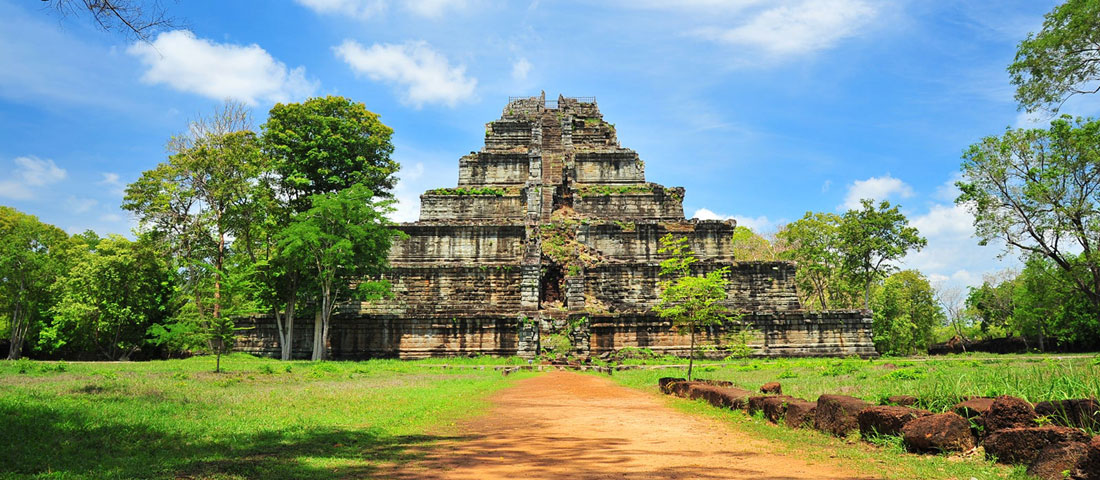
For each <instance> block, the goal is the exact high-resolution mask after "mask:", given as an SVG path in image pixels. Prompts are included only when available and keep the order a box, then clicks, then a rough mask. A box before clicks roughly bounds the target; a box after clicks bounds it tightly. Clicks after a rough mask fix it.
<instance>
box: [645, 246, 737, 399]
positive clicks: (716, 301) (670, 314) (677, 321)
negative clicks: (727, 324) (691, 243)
mask: <svg viewBox="0 0 1100 480" xmlns="http://www.w3.org/2000/svg"><path fill="white" fill-rule="evenodd" d="M657 252H658V253H659V254H662V255H667V258H665V259H664V260H662V261H661V276H662V277H668V278H670V279H669V280H663V281H661V284H660V287H661V294H660V299H659V300H658V302H657V305H655V306H654V307H653V310H654V311H655V312H657V314H658V315H660V316H661V317H662V318H667V319H669V320H671V321H672V324H673V326H675V327H676V328H678V329H679V330H680V331H687V332H688V333H689V334H690V335H691V351H690V352H691V355H689V357H688V358H689V361H688V373H687V375H688V379H689V380H690V379H691V374H692V365H693V361H694V359H695V353H696V352H695V334H696V332H697V331H699V330H700V329H701V328H703V327H705V326H708V325H717V324H721V323H722V322H724V321H726V320H727V319H728V318H729V309H728V308H727V307H726V305H725V304H724V303H722V302H723V301H724V300H726V297H727V292H726V287H727V286H728V285H729V280H728V279H727V276H728V275H729V267H722V268H719V269H717V270H713V271H711V272H709V273H706V274H705V275H702V276H694V275H692V272H691V266H692V265H693V264H694V263H695V262H697V261H698V259H696V258H695V253H694V252H692V251H691V250H690V249H689V248H688V244H687V238H686V237H678V238H677V237H674V236H673V235H672V234H671V233H669V234H666V235H665V236H664V237H662V238H661V248H659V249H658V250H657Z"/></svg>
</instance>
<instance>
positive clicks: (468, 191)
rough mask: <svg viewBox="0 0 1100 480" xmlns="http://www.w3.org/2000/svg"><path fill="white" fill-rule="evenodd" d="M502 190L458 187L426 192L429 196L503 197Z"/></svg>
mask: <svg viewBox="0 0 1100 480" xmlns="http://www.w3.org/2000/svg"><path fill="white" fill-rule="evenodd" d="M504 193H505V192H504V189H502V188H493V187H458V188H437V189H434V190H428V194H429V195H457V196H467V195H490V196H494V197H503V196H504Z"/></svg>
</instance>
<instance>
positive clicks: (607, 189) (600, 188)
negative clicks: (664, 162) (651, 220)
mask: <svg viewBox="0 0 1100 480" xmlns="http://www.w3.org/2000/svg"><path fill="white" fill-rule="evenodd" d="M659 188H661V187H659V186H657V185H654V184H651V183H647V184H643V185H619V186H615V185H589V186H584V187H581V188H578V189H577V193H578V194H579V195H580V196H581V198H585V197H600V196H602V197H606V196H608V195H634V194H645V193H653V192H656V191H657V190H658V189H659Z"/></svg>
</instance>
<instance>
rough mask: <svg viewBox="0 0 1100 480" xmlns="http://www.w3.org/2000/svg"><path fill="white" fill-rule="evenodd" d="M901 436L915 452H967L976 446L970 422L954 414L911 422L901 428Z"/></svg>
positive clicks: (931, 416)
mask: <svg viewBox="0 0 1100 480" xmlns="http://www.w3.org/2000/svg"><path fill="white" fill-rule="evenodd" d="M901 436H902V440H903V441H904V442H905V447H906V448H908V449H909V450H910V451H914V452H965V451H967V450H970V449H971V448H974V445H975V441H974V435H972V434H971V433H970V422H967V421H966V419H965V418H963V417H961V416H959V415H958V414H956V413H952V412H948V413H940V414H936V415H926V416H923V417H918V418H915V419H913V420H910V421H909V422H908V423H906V424H905V426H903V427H901Z"/></svg>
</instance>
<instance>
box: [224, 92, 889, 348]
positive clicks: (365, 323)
mask: <svg viewBox="0 0 1100 480" xmlns="http://www.w3.org/2000/svg"><path fill="white" fill-rule="evenodd" d="M683 199H684V189H683V188H680V187H664V186H661V185H659V184H656V183H651V182H647V181H646V178H645V164H644V162H643V161H642V160H641V159H640V158H639V156H638V154H637V153H636V152H635V151H633V150H630V149H627V148H622V147H621V146H620V145H619V142H618V140H617V138H616V136H615V127H614V125H613V124H610V123H607V122H605V121H604V119H603V115H602V114H601V113H600V110H599V108H598V107H597V105H596V101H595V99H594V98H570V97H560V96H559V97H558V100H557V102H554V101H549V102H548V101H546V100H545V94H543V96H539V97H530V98H512V99H510V100H509V102H508V105H507V106H506V107H505V108H504V112H503V114H502V116H501V118H500V119H499V120H495V121H492V122H489V123H488V124H487V125H486V129H485V146H484V147H482V149H481V150H480V151H478V152H471V153H470V154H469V155H466V156H464V157H462V158H461V159H459V174H458V186H457V188H439V189H436V190H431V191H428V192H426V193H424V194H423V195H421V197H420V221H418V222H413V223H405V224H402V225H401V226H400V228H401V230H403V231H404V232H405V233H407V234H408V238H407V239H406V240H403V241H400V242H398V243H397V244H395V245H394V247H393V249H392V250H391V252H390V264H391V267H392V270H391V271H390V273H389V274H388V275H387V277H388V278H389V280H390V281H391V282H392V283H393V286H394V294H395V295H394V297H393V299H391V300H386V301H382V302H376V303H372V304H367V303H363V304H358V303H357V304H353V305H347V306H345V307H344V308H342V309H341V310H340V313H339V315H338V316H336V317H334V319H333V323H332V326H331V330H330V332H331V335H330V337H329V338H328V339H326V341H327V342H329V346H330V352H331V356H332V358H335V359H361V358H372V357H400V358H421V357H428V356H446V355H467V354H489V355H522V356H534V355H536V354H537V353H538V352H539V349H540V344H544V343H546V342H547V341H549V340H550V339H551V337H555V341H557V342H561V339H562V338H568V339H569V340H571V342H572V348H573V349H574V350H575V353H576V354H579V355H598V354H602V353H605V352H608V351H613V350H617V349H621V348H624V347H641V348H649V349H652V350H653V351H655V352H658V353H672V354H679V355H685V354H687V352H688V337H687V336H686V335H681V334H679V333H678V332H677V331H675V330H674V329H673V328H672V327H671V325H670V323H669V322H668V321H667V320H664V319H662V318H660V317H659V316H657V315H656V314H655V313H654V312H652V310H651V309H652V307H653V305H654V304H655V303H656V302H657V299H658V293H659V290H658V282H659V281H660V279H659V278H658V272H659V266H658V263H659V262H660V260H661V259H662V257H661V255H659V254H658V252H657V250H658V248H659V241H658V240H659V239H660V238H661V237H662V236H664V235H665V234H667V233H672V234H673V235H676V236H685V237H687V238H688V239H689V241H690V245H691V248H692V250H694V252H695V254H696V256H697V257H698V258H699V262H697V263H696V264H695V268H696V271H697V272H706V271H710V270H713V269H717V268H721V267H723V266H729V267H730V268H731V273H730V280H731V282H730V288H729V298H728V300H727V302H728V304H729V306H730V308H731V310H734V311H739V312H743V313H744V316H742V317H741V322H742V325H743V324H748V325H750V326H751V328H752V330H751V332H752V340H751V341H750V345H751V346H752V347H753V349H754V353H755V354H756V355H760V356H848V355H859V356H870V355H874V354H875V350H874V345H873V343H872V342H871V320H870V315H869V312H865V311H827V312H817V313H811V312H807V311H805V310H802V309H801V306H800V304H799V300H798V296H797V293H796V290H795V284H794V275H795V265H793V264H791V263H788V262H738V261H737V259H736V258H734V255H733V246H732V245H731V242H732V234H733V229H734V221H732V220H727V221H716V220H696V219H692V220H686V219H685V218H684V211H683V204H682V202H683ZM253 322H254V323H252V324H251V325H250V326H251V327H252V328H251V329H249V330H246V331H245V332H247V337H246V338H244V339H243V342H242V343H241V344H240V345H239V348H240V349H241V350H243V351H248V352H252V353H256V354H266V355H277V352H278V344H277V339H278V335H277V331H276V329H275V326H274V324H272V323H271V321H270V320H264V319H253ZM298 325H299V326H298V327H297V330H298V331H297V332H296V333H297V335H295V337H296V340H295V342H296V344H295V345H294V346H295V349H294V350H295V351H296V355H295V356H303V357H305V356H308V353H307V352H308V351H309V349H310V348H311V344H312V341H313V331H312V330H313V328H312V327H313V325H312V322H308V321H299V322H298ZM738 328H742V327H738ZM727 331H728V329H727V328H725V327H716V328H713V329H710V330H708V331H707V332H705V337H704V341H706V342H711V343H720V342H722V340H723V338H726V339H727V340H728V335H727ZM542 346H546V345H542Z"/></svg>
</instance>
